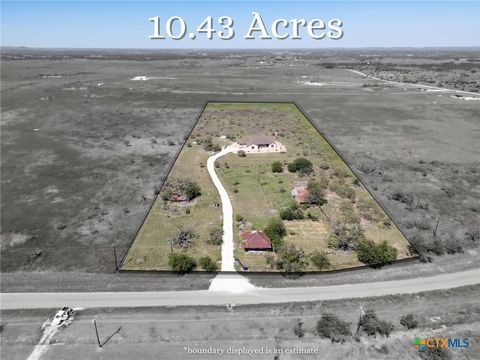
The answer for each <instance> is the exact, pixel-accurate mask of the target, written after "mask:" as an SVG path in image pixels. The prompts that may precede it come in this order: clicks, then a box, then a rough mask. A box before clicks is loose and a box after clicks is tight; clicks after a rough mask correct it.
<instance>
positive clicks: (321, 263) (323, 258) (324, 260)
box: [310, 250, 331, 270]
mask: <svg viewBox="0 0 480 360" xmlns="http://www.w3.org/2000/svg"><path fill="white" fill-rule="evenodd" d="M310 261H311V262H312V264H313V265H315V266H316V267H317V269H318V270H325V269H328V268H329V267H330V266H331V264H330V260H329V259H328V256H327V255H326V254H324V253H321V252H319V251H317V250H315V251H314V252H313V253H311V254H310Z"/></svg>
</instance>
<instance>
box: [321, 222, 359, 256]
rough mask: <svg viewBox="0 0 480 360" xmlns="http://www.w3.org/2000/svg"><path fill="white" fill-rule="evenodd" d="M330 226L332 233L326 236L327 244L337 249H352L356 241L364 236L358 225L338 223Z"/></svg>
mask: <svg viewBox="0 0 480 360" xmlns="http://www.w3.org/2000/svg"><path fill="white" fill-rule="evenodd" d="M332 228H333V229H332V233H331V234H330V236H329V238H328V246H329V247H331V248H334V249H337V250H343V251H348V250H352V249H353V248H354V247H355V244H356V243H357V242H359V241H361V240H363V239H364V238H365V235H364V234H363V230H362V228H361V227H360V226H359V225H347V224H344V223H340V224H334V225H333V227H332Z"/></svg>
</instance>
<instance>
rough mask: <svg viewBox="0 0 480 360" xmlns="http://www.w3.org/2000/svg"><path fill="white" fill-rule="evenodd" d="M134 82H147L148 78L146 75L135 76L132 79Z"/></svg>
mask: <svg viewBox="0 0 480 360" xmlns="http://www.w3.org/2000/svg"><path fill="white" fill-rule="evenodd" d="M132 80H133V81H147V80H148V77H146V76H145V75H141V76H135V77H134V78H132Z"/></svg>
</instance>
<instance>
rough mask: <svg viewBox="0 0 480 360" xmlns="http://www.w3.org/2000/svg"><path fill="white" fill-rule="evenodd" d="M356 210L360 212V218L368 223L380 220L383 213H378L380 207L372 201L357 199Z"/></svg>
mask: <svg viewBox="0 0 480 360" xmlns="http://www.w3.org/2000/svg"><path fill="white" fill-rule="evenodd" d="M357 208H358V210H359V211H360V214H361V215H362V217H363V218H364V219H366V220H370V221H380V220H382V216H383V212H382V211H380V207H379V206H378V205H377V204H376V203H375V201H374V200H372V199H369V198H367V199H364V198H360V199H358V203H357Z"/></svg>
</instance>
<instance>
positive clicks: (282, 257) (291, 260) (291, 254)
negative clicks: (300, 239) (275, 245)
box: [277, 243, 307, 272]
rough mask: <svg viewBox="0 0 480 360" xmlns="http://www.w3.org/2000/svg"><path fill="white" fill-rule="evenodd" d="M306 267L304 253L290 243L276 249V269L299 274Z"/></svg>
mask: <svg viewBox="0 0 480 360" xmlns="http://www.w3.org/2000/svg"><path fill="white" fill-rule="evenodd" d="M306 265H307V261H306V256H305V252H304V251H303V249H301V248H297V247H295V245H294V244H292V243H286V244H283V245H282V246H281V247H280V248H279V249H278V259H277V269H282V270H284V271H285V272H299V271H302V270H303V268H304V267H305V266H306Z"/></svg>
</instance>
